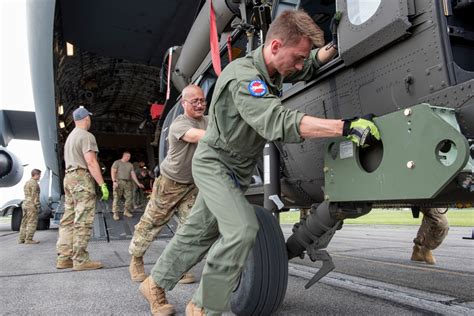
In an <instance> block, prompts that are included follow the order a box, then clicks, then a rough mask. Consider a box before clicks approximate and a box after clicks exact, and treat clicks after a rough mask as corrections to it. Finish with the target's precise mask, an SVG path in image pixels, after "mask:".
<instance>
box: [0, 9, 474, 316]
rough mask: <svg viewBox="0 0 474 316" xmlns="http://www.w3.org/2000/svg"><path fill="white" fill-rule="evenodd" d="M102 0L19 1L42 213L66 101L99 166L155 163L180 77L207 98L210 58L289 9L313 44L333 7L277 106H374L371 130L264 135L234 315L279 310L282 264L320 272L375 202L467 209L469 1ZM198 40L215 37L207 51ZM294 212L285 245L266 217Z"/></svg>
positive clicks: (54, 174) (471, 195) (67, 117)
mask: <svg viewBox="0 0 474 316" xmlns="http://www.w3.org/2000/svg"><path fill="white" fill-rule="evenodd" d="M113 3H114V5H110V4H109V2H106V1H92V0H88V1H79V0H74V1H72V0H69V1H67V0H58V1H54V0H44V1H30V2H29V10H28V12H29V14H28V17H29V30H30V35H29V41H30V59H31V61H30V62H31V68H32V78H33V85H34V96H35V107H36V121H37V124H38V132H39V138H40V139H41V141H42V146H43V151H44V156H45V162H46V165H47V167H48V170H47V172H45V175H44V178H46V181H44V183H42V185H44V186H47V187H49V188H51V190H49V191H47V192H48V198H49V200H47V202H48V204H47V207H43V211H45V210H46V213H47V212H50V210H51V209H54V210H57V209H60V206H61V200H60V198H61V186H60V183H61V179H62V176H63V174H64V166H63V164H62V163H61V157H62V147H63V144H64V140H65V138H66V136H67V133H68V131H70V130H71V129H72V124H73V123H72V120H71V113H72V111H73V110H74V109H75V108H76V107H77V106H78V105H79V104H83V105H85V106H86V107H87V108H88V109H89V110H91V111H92V112H93V113H94V118H93V129H92V132H93V133H94V134H95V135H96V137H97V140H98V143H99V147H100V148H101V153H100V157H101V159H103V162H104V164H105V166H106V167H109V166H110V163H111V161H109V160H108V159H113V158H115V157H117V156H118V155H117V153H119V152H120V150H122V149H125V148H131V149H132V151H133V152H132V154H137V155H140V154H142V155H143V154H144V153H145V152H146V158H147V159H148V161H149V162H158V161H161V160H162V159H163V158H164V156H165V155H166V149H167V140H166V135H167V128H168V126H169V125H170V123H171V122H172V120H173V119H174V118H175V117H176V116H177V115H178V114H179V113H180V111H181V107H180V106H179V105H178V103H177V102H176V101H177V99H178V98H179V92H180V91H181V90H182V89H183V88H184V86H185V85H187V84H189V83H191V82H192V83H195V84H198V85H200V86H201V87H202V88H203V90H204V91H205V93H206V98H207V99H208V100H209V101H211V99H212V91H213V87H214V84H215V82H216V78H217V75H216V73H218V70H219V63H220V67H225V66H226V65H227V64H228V63H229V61H230V60H232V59H235V58H239V57H242V56H244V55H245V53H246V52H248V51H250V50H252V49H253V48H255V47H257V46H258V45H259V44H260V43H262V40H263V38H264V36H265V33H266V30H267V29H268V26H269V24H270V23H271V20H272V19H273V18H275V17H276V16H277V15H278V14H279V13H280V12H281V11H283V10H285V9H298V8H301V9H304V10H306V11H307V12H309V13H310V15H311V16H312V17H313V18H314V20H315V22H316V23H317V24H318V25H319V26H320V27H321V28H322V29H323V30H324V31H325V33H326V35H327V38H326V41H329V40H331V32H330V21H331V18H332V17H333V15H334V14H335V13H336V12H337V11H339V12H341V13H342V19H341V21H340V24H339V27H338V31H337V34H338V47H339V55H338V56H337V57H336V58H335V59H334V60H333V61H331V62H330V63H328V64H326V65H324V66H323V67H322V68H321V69H320V70H319V73H318V77H317V78H316V79H315V80H313V81H310V82H300V83H297V84H294V85H286V86H285V87H284V90H283V91H282V93H283V94H282V95H283V100H284V106H287V107H289V108H293V109H299V110H301V111H302V112H305V113H308V114H311V115H315V116H319V117H325V118H349V117H354V116H362V115H364V114H367V113H374V114H376V115H377V117H376V118H375V122H376V124H377V126H378V127H379V129H380V132H381V136H382V140H381V142H379V143H378V144H377V145H375V146H370V147H368V148H356V147H355V146H354V145H353V144H352V143H351V142H349V141H347V140H346V139H344V138H342V137H341V138H338V139H331V140H326V139H319V140H311V141H305V142H303V143H301V144H281V143H272V144H268V146H267V147H266V149H265V153H264V154H263V155H262V161H261V163H260V164H259V166H258V168H256V170H255V176H254V179H255V182H254V183H253V184H252V186H251V187H250V188H249V190H248V192H247V196H248V198H249V200H250V201H251V202H252V203H254V204H255V205H258V206H256V207H255V208H256V212H257V216H258V218H259V221H260V227H261V229H260V231H259V233H258V237H257V242H256V245H255V246H254V249H253V251H252V253H251V255H250V256H249V259H248V262H247V265H246V267H245V269H244V271H243V273H242V275H241V277H240V281H239V284H238V286H237V288H236V289H235V291H234V294H233V299H232V310H233V312H234V313H236V314H244V315H261V314H270V313H271V312H273V311H275V310H276V309H278V307H279V306H280V304H281V302H282V300H283V298H284V295H285V291H286V285H287V278H288V259H291V258H295V257H303V256H304V255H305V254H306V255H308V256H309V257H310V258H311V259H312V260H313V261H316V260H320V261H322V263H323V265H322V267H321V269H320V271H319V272H318V273H317V274H316V275H315V276H314V278H313V279H312V280H311V281H310V282H309V283H308V284H307V287H309V286H311V285H312V284H314V283H315V282H317V281H318V280H319V279H320V278H321V277H323V276H324V275H325V274H327V273H328V272H329V271H331V270H332V269H333V268H334V265H333V263H332V260H331V257H330V255H329V254H328V253H327V252H326V251H325V250H324V248H325V247H326V246H327V244H328V243H329V241H330V240H331V238H332V236H333V235H334V233H335V232H336V230H337V229H340V228H341V227H342V221H343V220H344V219H345V218H355V217H359V216H363V215H365V214H367V213H369V212H370V210H371V209H372V208H373V207H385V208H395V207H396V208H399V207H413V208H414V209H416V208H417V207H450V208H451V207H470V206H472V202H473V201H474V178H473V176H474V175H473V168H474V167H473V166H474V165H473V155H474V59H473V58H472V57H471V56H473V55H474V36H473V34H474V22H473V21H472V18H470V17H472V16H473V13H474V2H473V1H470V0H401V1H389V0H314V1H310V0H291V1H278V0H275V1H263V0H253V1H240V0H214V1H212V4H213V6H212V9H211V6H210V1H209V0H208V1H204V0H203V1H152V0H142V1H136V2H128V1H122V0H119V1H114V2H113ZM211 12H213V14H211ZM213 15H214V16H215V19H210V16H213ZM210 25H213V26H215V27H210ZM211 30H212V31H211ZM210 34H211V35H215V36H210ZM210 37H214V38H217V42H218V43H217V45H216V46H217V49H215V50H213V51H212V52H211V49H210V47H211V45H210V40H209V38H210ZM214 44H215V42H214ZM68 48H69V50H71V49H73V51H68ZM216 70H217V72H216ZM159 93H165V95H166V99H167V102H166V105H165V109H164V114H163V115H162V117H161V119H160V121H159V122H158V124H159V126H161V127H162V135H161V139H160V145H159V148H158V149H159V152H158V153H156V152H155V151H154V150H153V148H152V147H150V146H149V142H150V138H151V136H150V135H151V133H152V132H151V131H147V129H146V128H145V129H140V128H138V127H139V126H140V123H141V122H143V120H144V112H145V111H147V102H148V101H150V100H152V99H153V98H155V97H156V95H157V94H159ZM112 157H113V158H112ZM12 159H13V158H12ZM0 163H1V162H0ZM12 166H13V165H12ZM12 168H13V167H10V169H12ZM12 172H13V170H12ZM42 182H43V181H42ZM262 206H264V207H265V208H266V209H268V210H270V211H272V212H273V213H274V215H275V216H273V215H272V213H271V212H267V211H264V209H263V208H262ZM293 207H299V208H310V209H311V214H310V216H309V217H308V218H307V219H306V220H303V221H301V222H300V223H296V224H295V226H294V229H293V232H294V233H293V235H292V236H290V237H289V239H288V240H287V241H286V242H285V240H284V238H283V235H282V233H281V230H280V228H279V225H278V222H277V220H276V219H275V218H278V214H279V212H281V211H285V210H287V209H289V208H293ZM48 215H49V214H48Z"/></svg>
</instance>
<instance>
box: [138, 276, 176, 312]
mask: <svg viewBox="0 0 474 316" xmlns="http://www.w3.org/2000/svg"><path fill="white" fill-rule="evenodd" d="M139 290H140V293H142V295H143V296H144V297H145V298H146V300H147V301H148V303H149V304H150V310H151V313H152V314H153V315H160V316H162V315H173V314H174V313H175V309H174V306H173V305H171V304H168V301H167V300H166V295H165V290H163V289H162V288H161V287H159V286H158V285H157V284H156V283H155V281H153V279H152V278H151V276H149V277H148V278H146V279H145V281H143V282H142V283H141V284H140V288H139Z"/></svg>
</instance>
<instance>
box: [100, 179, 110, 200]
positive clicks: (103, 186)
mask: <svg viewBox="0 0 474 316" xmlns="http://www.w3.org/2000/svg"><path fill="white" fill-rule="evenodd" d="M100 190H101V191H102V199H101V200H103V201H107V200H108V199H109V189H107V184H105V182H104V183H102V184H101V186H100Z"/></svg>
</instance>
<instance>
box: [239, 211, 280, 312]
mask: <svg viewBox="0 0 474 316" xmlns="http://www.w3.org/2000/svg"><path fill="white" fill-rule="evenodd" d="M254 207H255V213H256V215H257V219H258V222H259V224H260V230H259V231H258V234H257V240H256V241H255V245H254V247H253V249H252V250H251V252H250V254H249V257H248V258H247V262H246V264H245V266H244V269H243V270H242V274H241V276H240V279H239V282H238V284H237V286H236V288H235V290H234V292H233V293H232V298H231V309H232V312H233V313H235V314H237V315H270V314H272V313H274V312H275V311H276V310H277V309H278V308H279V307H280V305H281V303H282V302H283V299H284V297H285V293H286V287H287V284H288V255H287V252H286V245H285V238H284V237H283V233H282V231H281V228H280V225H279V224H278V222H277V220H276V219H275V217H273V215H272V213H271V212H270V211H267V210H265V209H264V208H262V207H260V206H254Z"/></svg>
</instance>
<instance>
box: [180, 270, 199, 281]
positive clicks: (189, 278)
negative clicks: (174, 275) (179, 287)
mask: <svg viewBox="0 0 474 316" xmlns="http://www.w3.org/2000/svg"><path fill="white" fill-rule="evenodd" d="M194 282H196V278H195V277H194V274H192V273H191V272H188V273H185V274H183V276H182V277H181V279H179V281H178V283H179V284H191V283H194Z"/></svg>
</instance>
